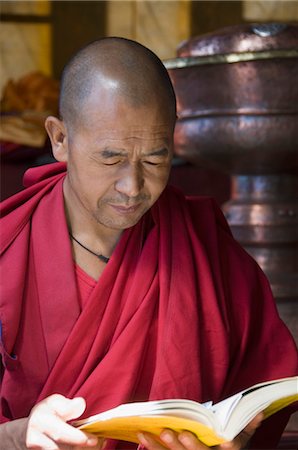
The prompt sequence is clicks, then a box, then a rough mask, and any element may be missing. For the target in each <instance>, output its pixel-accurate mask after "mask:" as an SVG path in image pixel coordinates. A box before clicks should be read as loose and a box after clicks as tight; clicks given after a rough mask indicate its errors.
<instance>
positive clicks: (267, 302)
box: [0, 163, 297, 446]
mask: <svg viewBox="0 0 298 450" xmlns="http://www.w3.org/2000/svg"><path fill="white" fill-rule="evenodd" d="M64 176H65V165H64V164H61V163H56V164H51V165H49V166H44V167H40V168H36V169H31V171H29V172H28V174H27V176H26V179H25V183H26V185H27V186H30V187H28V188H27V189H25V190H24V191H22V192H20V193H19V194H16V195H15V196H13V197H12V198H10V199H8V200H6V201H5V202H3V206H2V212H3V218H2V227H1V235H2V236H1V255H2V256H1V258H2V263H1V264H2V277H1V284H2V285H1V310H0V312H1V324H2V333H1V334H2V339H1V349H2V357H3V366H4V367H3V370H2V372H3V376H2V384H1V414H2V421H4V420H11V419H14V418H19V417H23V416H26V415H28V413H29V411H30V409H31V408H32V406H33V405H34V404H35V403H36V402H37V401H39V400H40V399H42V398H44V397H46V396H48V395H50V394H52V393H54V392H59V393H61V394H63V395H66V396H69V397H73V396H78V395H79V396H83V397H85V398H86V401H87V409H86V412H85V413H84V415H85V416H86V415H91V414H95V413H97V412H100V411H103V410H106V409H108V408H111V407H114V406H116V405H118V404H120V403H123V402H128V401H134V400H146V399H161V398H174V397H176V398H189V399H193V400H197V401H200V402H202V401H207V400H210V399H212V400H213V401H215V402H217V401H219V400H221V399H223V398H225V397H227V396H229V395H232V394H233V393H235V392H238V391H239V390H241V389H244V388H246V387H248V386H250V385H252V384H254V383H257V382H260V381H265V380H270V379H274V378H279V377H284V376H291V375H295V374H297V352H296V348H295V344H294V342H293V339H292V337H291V336H290V333H289V332H288V330H287V328H286V327H285V325H284V324H283V322H282V321H281V320H280V319H279V317H278V314H277V311H276V306H275V303H274V300H273V299H272V295H271V291H270V288H269V285H268V282H267V280H266V279H265V277H264V275H263V273H262V272H261V270H260V269H259V267H258V266H257V264H256V263H255V262H254V261H253V260H252V258H251V257H249V256H248V255H247V254H246V252H245V251H244V250H243V249H242V248H241V247H240V246H239V244H237V243H236V242H235V240H234V239H233V237H232V236H231V233H230V231H229V228H228V226H227V224H226V222H225V219H224V218H223V215H222V213H221V212H220V210H219V209H218V207H217V206H216V204H215V203H214V202H213V201H212V200H211V199H208V198H192V199H185V198H184V196H183V195H182V193H180V192H179V191H177V190H176V189H173V188H170V187H168V188H166V190H165V191H164V192H163V194H162V195H161V197H160V199H159V200H158V201H157V203H156V204H155V205H154V206H153V207H152V209H151V210H150V211H149V212H148V213H146V214H145V216H144V217H143V218H142V219H141V220H140V222H139V223H138V224H137V225H136V226H134V227H132V228H130V229H128V230H126V231H125V232H124V233H123V235H122V237H121V239H120V241H119V243H118V245H117V247H116V249H115V251H114V253H113V255H112V257H111V259H110V261H109V263H108V264H107V266H106V268H105V270H104V272H103V274H102V276H101V278H100V280H99V282H98V283H97V285H96V286H95V288H94V289H93V292H92V294H91V296H90V298H89V299H88V302H87V304H86V305H85V306H84V308H83V310H81V307H80V301H79V296H78V292H77V287H76V280H75V269H74V262H73V257H72V250H71V243H70V240H69V235H68V229H67V224H66V219H65V213H64V205H63V192H62V186H63V179H64ZM277 416H278V415H277ZM265 439H266V441H265V442H266V443H268V444H269V441H270V439H269V437H266V438H265ZM270 445H271V446H272V443H271V442H270Z"/></svg>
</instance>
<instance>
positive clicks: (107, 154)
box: [100, 148, 126, 158]
mask: <svg viewBox="0 0 298 450" xmlns="http://www.w3.org/2000/svg"><path fill="white" fill-rule="evenodd" d="M100 154H101V156H103V157H104V158H112V157H113V156H123V155H126V152H125V151H124V150H122V149H118V148H115V149H113V148H105V149H104V150H102V151H101V152H100Z"/></svg>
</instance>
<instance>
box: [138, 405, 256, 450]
mask: <svg viewBox="0 0 298 450" xmlns="http://www.w3.org/2000/svg"><path fill="white" fill-rule="evenodd" d="M262 419H263V414H258V415H257V416H256V417H255V418H254V419H253V420H252V421H251V422H250V423H249V424H248V425H247V427H246V428H245V429H244V430H243V431H242V432H241V433H240V434H239V435H238V436H237V437H236V438H235V439H234V440H233V441H231V442H225V443H224V444H221V445H219V446H217V447H213V448H216V449H217V450H240V449H243V448H244V446H245V445H246V444H247V443H248V442H249V440H250V438H251V437H252V435H253V434H254V432H255V431H256V429H257V428H258V427H259V426H260V424H261V422H262ZM138 438H139V441H140V444H142V445H143V446H144V447H145V448H146V449H147V450H165V449H170V450H207V449H208V448H209V447H207V446H206V445H204V444H202V442H200V441H199V440H198V439H197V438H196V437H195V436H194V435H193V434H192V433H189V432H187V431H184V432H182V433H180V434H177V433H175V432H174V431H171V430H164V431H163V432H162V433H161V435H160V439H161V441H162V442H163V445H162V444H160V442H158V441H157V440H156V439H155V438H154V437H153V436H152V435H150V434H148V433H144V434H142V433H140V434H139V435H138Z"/></svg>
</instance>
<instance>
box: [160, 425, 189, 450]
mask: <svg viewBox="0 0 298 450" xmlns="http://www.w3.org/2000/svg"><path fill="white" fill-rule="evenodd" d="M159 437H160V439H161V441H162V442H163V443H164V444H165V445H166V447H168V448H169V449H171V450H184V446H183V445H182V443H181V442H180V441H179V439H178V436H177V433H175V432H174V431H172V430H163V431H162V433H160V436H159Z"/></svg>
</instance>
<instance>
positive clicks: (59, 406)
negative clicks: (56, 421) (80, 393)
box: [47, 394, 86, 421]
mask: <svg viewBox="0 0 298 450" xmlns="http://www.w3.org/2000/svg"><path fill="white" fill-rule="evenodd" d="M47 406H48V407H49V408H50V409H51V410H52V411H53V412H54V413H55V414H57V416H59V417H61V419H63V420H65V421H68V420H72V419H76V418H77V417H80V416H81V415H82V414H83V412H84V411H85V408H86V402H85V400H84V399H83V398H82V397H75V398H73V399H70V398H66V397H64V396H63V395H59V394H54V395H52V396H51V397H49V398H48V399H47Z"/></svg>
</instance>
